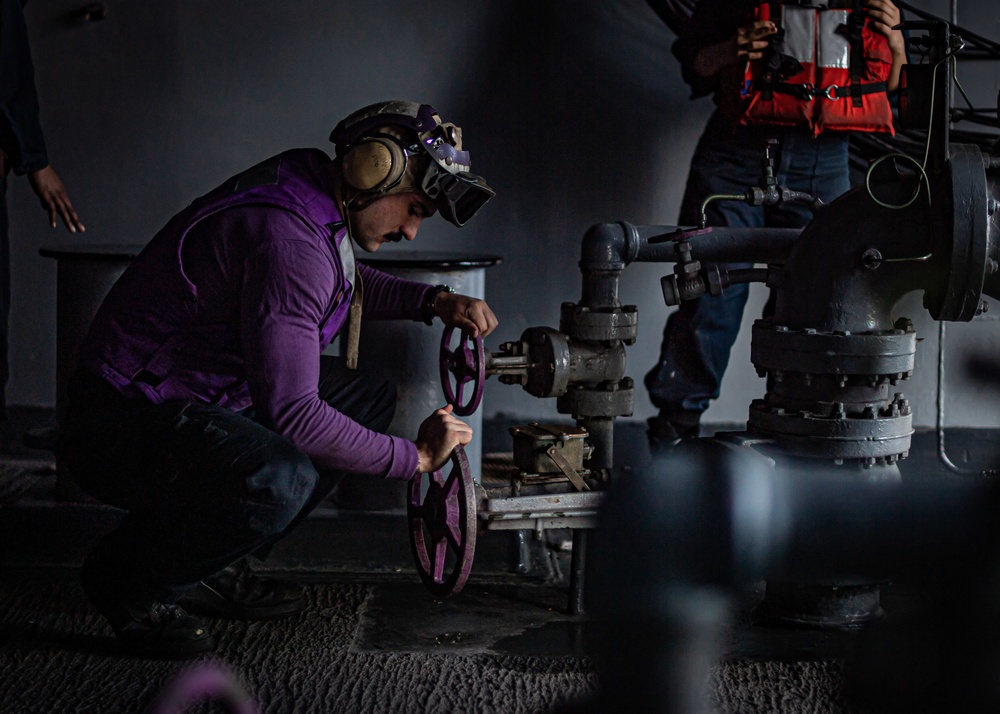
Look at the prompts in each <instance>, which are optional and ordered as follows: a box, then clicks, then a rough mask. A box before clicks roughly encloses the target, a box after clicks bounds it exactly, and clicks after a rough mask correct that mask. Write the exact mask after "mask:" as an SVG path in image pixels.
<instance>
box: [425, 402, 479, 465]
mask: <svg viewBox="0 0 1000 714" xmlns="http://www.w3.org/2000/svg"><path fill="white" fill-rule="evenodd" d="M452 408H453V407H452V405H451V404H449V405H448V406H446V407H444V408H443V409H438V410H436V411H435V412H434V413H433V414H431V415H430V416H429V417H427V418H426V419H424V421H423V423H422V424H421V425H420V429H418V430H417V440H416V441H415V442H414V443H415V444H416V445H417V471H418V473H422V474H426V473H432V472H434V471H437V470H438V469H439V468H441V467H442V466H444V465H445V464H446V463H447V462H448V459H450V458H451V452H453V451H454V450H455V447H456V446H459V445H462V446H464V445H465V444H468V443H469V442H470V441H472V427H471V426H469V425H468V424H466V423H465V422H464V421H462V420H461V419H459V418H458V417H456V416H454V415H452V413H451V411H452Z"/></svg>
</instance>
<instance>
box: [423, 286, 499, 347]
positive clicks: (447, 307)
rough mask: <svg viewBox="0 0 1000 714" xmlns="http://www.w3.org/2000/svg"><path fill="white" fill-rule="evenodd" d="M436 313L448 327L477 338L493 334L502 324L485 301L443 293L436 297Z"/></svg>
mask: <svg viewBox="0 0 1000 714" xmlns="http://www.w3.org/2000/svg"><path fill="white" fill-rule="evenodd" d="M434 312H435V314H437V316H438V317H440V318H441V320H442V322H444V324H446V325H448V327H457V328H459V329H460V330H462V332H464V333H466V334H467V335H470V336H472V337H476V336H478V335H482V336H483V337H486V335H488V334H490V333H491V332H493V330H495V329H496V327H497V325H498V324H500V323H499V321H498V320H497V318H496V315H494V314H493V311H492V310H491V309H490V306H489V305H487V304H486V301H485V300H480V299H479V298H474V297H469V296H468V295H459V294H458V293H449V292H444V291H441V292H439V293H438V294H437V295H436V296H435V297H434Z"/></svg>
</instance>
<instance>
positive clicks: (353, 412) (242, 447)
mask: <svg viewBox="0 0 1000 714" xmlns="http://www.w3.org/2000/svg"><path fill="white" fill-rule="evenodd" d="M319 392H320V397H321V398H322V399H324V400H325V401H326V402H327V403H328V404H330V405H331V406H333V407H334V408H336V409H337V410H339V411H341V412H343V413H344V414H346V415H347V416H349V417H350V418H352V419H354V420H355V421H357V422H359V423H361V424H363V425H364V426H366V427H368V428H370V429H373V430H376V431H380V432H384V431H385V430H386V429H387V428H388V426H389V423H390V422H391V421H392V417H393V413H394V411H395V400H396V389H395V385H394V384H393V383H392V382H391V381H390V380H389V379H388V378H378V377H370V376H368V375H366V374H364V373H359V372H356V371H352V370H348V369H347V368H346V367H345V366H344V363H343V360H341V359H338V358H333V357H323V358H322V370H321V379H320V385H319ZM252 416H253V415H252V411H250V410H248V411H247V412H244V413H242V414H241V413H237V412H234V411H231V410H228V409H224V408H220V407H215V406H211V405H206V404H198V403H192V402H169V403H166V404H151V403H149V402H148V401H146V400H144V399H126V398H125V397H122V396H121V395H120V394H119V393H118V392H117V391H115V390H114V389H113V388H112V387H110V386H109V385H108V384H107V383H105V382H104V381H103V380H101V379H99V378H97V377H94V376H92V375H89V374H86V373H81V374H77V375H76V376H75V377H74V378H73V379H72V380H71V383H70V385H69V400H68V408H67V416H66V423H65V425H64V428H63V430H62V431H63V433H62V434H61V439H60V446H59V457H60V465H61V466H65V467H67V468H68V469H69V472H70V474H71V475H72V477H73V478H74V479H75V480H76V481H77V482H78V483H79V484H80V485H81V486H82V487H83V488H84V489H86V490H87V491H88V492H89V493H90V494H92V495H93V496H94V497H95V498H98V499H99V500H101V501H103V502H105V503H108V504H110V505H113V506H117V507H119V508H123V509H125V510H126V511H128V513H127V515H126V516H125V518H124V520H123V521H122V523H121V524H120V525H119V526H118V528H117V529H115V530H114V531H113V532H112V533H110V534H109V535H108V536H106V537H105V538H104V539H103V540H102V541H101V542H100V543H99V544H98V545H97V547H96V548H95V549H94V551H93V552H92V553H91V554H90V555H89V556H88V558H87V561H86V563H85V564H84V569H85V570H89V571H90V572H89V573H88V575H90V576H93V577H92V578H91V579H92V580H94V579H98V580H100V582H102V583H103V585H102V587H103V588H106V590H107V592H108V593H112V594H113V596H114V597H120V598H123V599H126V600H128V601H133V600H134V601H146V600H154V601H160V602H173V601H175V600H176V599H177V598H179V597H180V596H181V595H182V594H183V593H184V592H185V591H186V590H188V589H189V588H190V587H191V586H193V585H194V584H195V583H197V582H198V581H199V580H201V579H203V578H205V577H207V576H209V575H211V574H213V573H215V572H217V571H219V570H220V569H222V568H224V567H226V566H227V565H229V564H231V563H233V562H235V561H236V560H238V559H240V558H241V557H243V556H245V555H247V554H249V553H255V552H257V553H259V552H261V551H267V550H269V549H270V546H272V545H273V544H274V543H275V542H277V541H278V540H280V539H281V538H282V537H284V536H285V535H286V534H288V533H289V532H290V531H291V530H292V529H293V528H294V527H295V526H296V525H297V524H298V523H299V522H300V521H301V519H303V518H304V517H305V516H306V515H308V513H309V512H310V511H312V509H313V508H315V507H316V506H317V505H318V504H319V503H320V502H321V501H322V500H323V499H324V498H326V496H327V495H328V494H329V493H330V491H331V490H332V489H333V488H334V486H336V484H337V482H338V481H339V480H340V478H341V476H343V474H341V473H329V472H321V471H318V470H317V469H316V468H315V467H314V465H313V464H312V462H311V461H310V459H309V458H308V457H307V456H306V455H305V454H304V453H302V451H300V450H299V449H298V448H297V447H296V446H295V445H294V444H293V443H292V442H291V441H289V440H288V439H286V438H284V437H283V436H280V435H279V434H277V433H275V432H273V431H271V430H270V429H267V428H266V427H264V426H262V425H261V424H259V423H257V422H256V421H255V420H254V419H253V418H252Z"/></svg>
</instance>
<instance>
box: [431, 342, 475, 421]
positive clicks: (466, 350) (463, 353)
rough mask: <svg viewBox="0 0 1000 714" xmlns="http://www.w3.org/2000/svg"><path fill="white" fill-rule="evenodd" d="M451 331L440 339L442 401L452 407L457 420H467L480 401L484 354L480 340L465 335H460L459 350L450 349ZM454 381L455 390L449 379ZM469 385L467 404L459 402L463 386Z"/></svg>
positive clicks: (457, 348)
mask: <svg viewBox="0 0 1000 714" xmlns="http://www.w3.org/2000/svg"><path fill="white" fill-rule="evenodd" d="M455 329H456V328H454V327H446V328H444V334H443V335H442V336H441V387H442V389H444V397H445V399H446V400H447V401H448V403H449V404H451V405H452V406H453V407H454V410H453V413H454V414H455V415H456V416H469V415H470V414H472V413H474V412H475V411H476V409H478V408H479V403H480V402H481V401H482V400H483V383H484V382H486V354H485V353H484V352H483V338H482V337H481V336H479V335H476V336H475V337H469V336H468V335H466V334H465V333H464V332H460V333H459V338H460V339H459V341H458V346H456V347H455V349H452V348H451V338H452V335H453V334H454V333H455ZM452 377H454V379H455V386H454V388H453V387H452V386H451V378H452ZM469 382H471V383H472V394H471V395H469V400H468V401H467V402H465V403H463V402H462V394H463V392H464V391H465V385H466V384H468V383H469Z"/></svg>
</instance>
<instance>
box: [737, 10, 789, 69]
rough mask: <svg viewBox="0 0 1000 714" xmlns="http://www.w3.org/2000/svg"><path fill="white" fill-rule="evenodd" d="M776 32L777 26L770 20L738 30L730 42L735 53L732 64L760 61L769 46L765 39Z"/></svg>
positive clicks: (753, 23)
mask: <svg viewBox="0 0 1000 714" xmlns="http://www.w3.org/2000/svg"><path fill="white" fill-rule="evenodd" d="M777 31H778V26H777V25H775V24H774V23H773V22H771V21H770V20H756V21H754V22H751V23H748V24H747V25H744V26H743V27H741V28H740V29H738V30H737V31H736V34H735V35H734V36H733V38H732V39H731V40H730V45H731V46H732V48H733V51H734V52H735V57H734V59H733V62H742V61H743V60H750V61H753V60H759V59H762V58H763V57H764V50H766V49H767V46H768V45H769V44H770V40H768V39H767V38H768V37H770V36H771V35H773V34H774V33H775V32H777ZM730 64H731V63H730Z"/></svg>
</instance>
